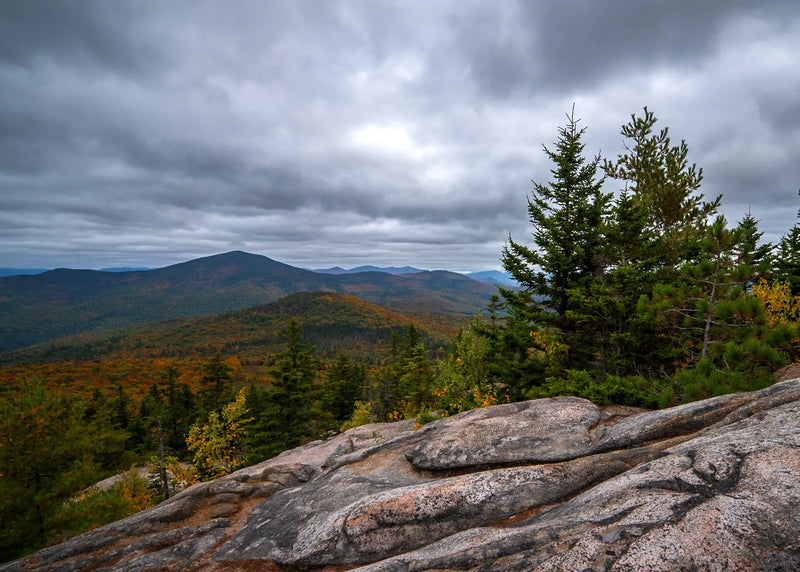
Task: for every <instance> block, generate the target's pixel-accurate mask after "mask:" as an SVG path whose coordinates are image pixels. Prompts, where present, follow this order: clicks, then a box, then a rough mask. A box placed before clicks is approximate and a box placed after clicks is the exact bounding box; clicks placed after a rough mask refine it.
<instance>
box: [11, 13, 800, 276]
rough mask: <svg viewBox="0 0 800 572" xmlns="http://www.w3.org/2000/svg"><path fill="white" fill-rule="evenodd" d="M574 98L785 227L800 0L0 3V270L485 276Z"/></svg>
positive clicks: (794, 165)
mask: <svg viewBox="0 0 800 572" xmlns="http://www.w3.org/2000/svg"><path fill="white" fill-rule="evenodd" d="M573 103H574V104H575V106H576V107H575V109H576V115H577V116H579V117H580V118H581V123H580V125H582V126H585V127H586V128H587V129H588V131H587V133H586V137H585V142H586V144H587V148H586V151H587V154H588V155H593V154H595V153H597V152H601V153H602V155H603V156H604V157H607V158H612V159H613V158H614V157H616V156H617V155H618V154H619V153H621V152H623V143H624V139H623V137H622V135H621V134H620V127H621V125H622V124H623V123H626V122H627V121H628V120H629V119H630V116H631V114H633V113H637V114H639V113H641V111H642V108H643V107H644V106H648V108H649V109H650V110H652V111H654V112H655V113H656V116H657V117H658V118H659V124H658V125H659V126H661V127H669V128H670V135H671V137H672V139H673V142H675V143H677V142H679V141H680V140H681V139H684V140H686V142H687V144H688V146H689V151H690V153H689V159H690V161H691V162H694V163H697V165H698V166H700V167H702V168H703V170H704V174H705V179H704V182H703V189H702V190H703V192H704V193H705V194H706V196H707V197H713V196H716V195H717V194H720V193H722V194H723V195H724V197H723V213H724V214H726V216H728V218H729V219H730V220H733V221H735V220H738V219H739V218H741V216H742V215H743V214H745V213H746V212H747V210H748V209H750V210H751V211H752V213H753V215H754V216H755V217H756V218H757V219H759V220H760V221H761V229H762V230H764V231H765V233H766V236H765V238H767V239H770V240H772V241H775V240H777V239H778V238H779V237H780V236H781V235H782V234H784V233H785V232H786V230H787V229H788V228H790V227H791V226H792V225H793V224H794V223H795V222H796V220H797V219H796V214H797V210H798V207H800V200H798V195H797V191H798V187H800V3H798V2H797V0H787V1H785V2H782V1H771V2H770V1H766V2H752V1H750V0H742V1H735V0H715V1H709V0H703V1H700V0H697V1H689V0H649V1H642V0H614V1H612V0H607V1H604V2H603V1H598V0H581V1H569V0H535V1H534V0H530V1H520V2H513V1H510V0H503V1H494V0H487V1H480V2H473V1H468V0H452V1H450V0H446V1H436V0H420V1H403V2H393V1H386V0H380V1H378V0H365V1H363V2H355V1H354V2H350V1H335V0H319V1H308V0H287V1H285V2H277V1H265V0H252V1H248V0H241V1H231V0H225V1H224V2H223V1H216V2H202V1H196V0H191V1H189V0H187V1H166V0H163V1H162V0H150V1H133V0H128V1H125V0H118V1H113V2H110V1H105V0H99V1H88V0H76V1H64V0H59V1H51V0H48V1H33V0H18V1H17V0H2V1H0V266H4V267H8V266H11V267H44V268H51V267H61V266H67V267H80V268H100V267H109V266H149V267H154V266H163V265H167V264H172V263H175V262H180V261H183V260H188V259H191V258H197V257H200V256H206V255H211V254H217V253H220V252H226V251H229V250H245V251H248V252H253V253H258V254H263V255H266V256H269V257H270V258H274V259H276V260H280V261H282V262H286V263H289V264H293V265H296V266H303V267H325V266H333V265H341V266H345V267H352V266H358V265H362V264H380V265H404V264H410V265H413V266H417V267H420V268H429V269H436V268H446V269H450V270H482V269H490V268H499V266H500V263H499V257H500V251H501V249H502V245H503V244H504V242H505V240H506V238H507V236H508V234H509V233H511V234H512V235H513V237H514V238H515V240H519V241H521V242H527V241H528V238H529V232H530V225H529V222H528V219H527V213H526V198H527V196H528V195H529V194H530V191H531V188H532V184H531V180H532V179H533V180H536V181H537V182H542V183H546V182H548V181H549V180H550V173H549V169H550V167H551V164H550V163H549V162H548V161H547V159H546V157H545V156H544V153H543V152H542V144H547V145H548V146H549V145H551V144H552V142H553V141H554V140H555V137H556V135H557V128H558V127H559V126H560V125H563V124H564V121H565V113H566V112H568V111H569V110H570V108H571V107H572V104H573ZM605 189H606V190H607V191H612V190H617V189H619V184H618V182H617V181H607V183H606V187H605Z"/></svg>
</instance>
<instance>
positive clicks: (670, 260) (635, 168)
mask: <svg viewBox="0 0 800 572" xmlns="http://www.w3.org/2000/svg"><path fill="white" fill-rule="evenodd" d="M657 121H658V120H657V119H656V116H655V114H654V113H653V112H652V111H649V110H648V109H647V107H645V108H644V116H642V117H637V116H636V114H633V115H631V120H630V122H628V123H627V124H625V125H623V126H622V135H623V136H625V137H626V138H627V139H628V140H629V143H626V148H627V149H628V151H629V152H628V153H624V154H622V155H620V156H619V157H618V158H617V160H616V161H614V162H612V161H608V160H606V161H604V162H603V170H604V171H605V174H606V176H608V177H611V178H613V179H617V180H620V181H624V183H625V189H624V190H626V191H628V192H630V193H631V194H632V195H633V197H634V198H635V202H636V205H637V208H639V209H641V210H642V213H643V216H644V217H645V221H646V224H647V226H646V230H647V231H649V232H648V236H649V238H652V239H653V241H652V242H651V243H650V244H649V247H648V249H647V250H645V251H643V252H640V253H639V258H640V261H646V260H650V261H656V262H657V263H658V266H660V270H661V272H660V274H662V275H663V274H664V273H666V274H669V273H670V272H674V271H675V269H677V268H678V267H680V266H681V265H682V263H683V262H684V255H685V252H686V250H687V248H691V244H692V241H693V240H695V239H696V238H697V235H698V233H699V232H702V229H703V228H704V227H705V225H706V222H707V220H708V219H709V217H711V216H712V215H713V214H714V213H715V212H716V210H717V208H718V207H719V203H720V200H721V196H718V197H717V198H716V199H714V200H713V201H711V202H706V201H704V200H703V199H704V196H703V194H702V193H699V192H698V190H699V189H700V183H701V182H702V180H703V169H701V168H698V167H697V165H695V164H694V163H692V164H690V163H689V160H688V154H689V148H688V146H687V145H686V142H685V141H683V140H682V141H681V142H680V144H678V145H673V144H672V141H671V139H670V137H669V128H667V127H664V128H663V129H661V130H660V131H659V132H658V133H656V132H654V127H655V125H656V123H657Z"/></svg>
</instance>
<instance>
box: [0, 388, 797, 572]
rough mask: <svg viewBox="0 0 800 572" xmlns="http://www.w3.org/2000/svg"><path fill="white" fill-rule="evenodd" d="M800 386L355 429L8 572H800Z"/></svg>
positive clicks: (524, 406)
mask: <svg viewBox="0 0 800 572" xmlns="http://www.w3.org/2000/svg"><path fill="white" fill-rule="evenodd" d="M799 477H800V379H795V380H789V381H784V382H781V383H778V384H776V385H774V386H772V387H770V388H767V389H765V390H762V391H759V392H753V393H739V394H734V395H727V396H723V397H718V398H714V399H709V400H706V401H701V402H697V403H691V404H687V405H683V406H680V407H675V408H672V409H667V410H662V411H641V410H634V409H632V408H619V407H609V408H598V407H596V406H595V405H593V404H591V403H590V402H588V401H585V400H582V399H578V398H572V397H564V398H554V399H546V400H537V401H529V402H524V403H515V404H508V405H500V406H495V407H490V408H485V409H480V410H475V411H469V412H466V413H463V414H460V415H456V416H454V417H451V418H448V419H443V420H440V421H436V422H433V423H430V424H428V425H425V426H423V427H420V428H418V429H417V430H414V421H413V420H410V421H403V422H399V423H392V424H377V425H368V426H364V427H358V428H356V429H352V430H350V431H348V432H346V433H343V434H341V435H337V436H336V437H333V438H331V439H329V440H327V441H322V442H314V443H310V444H308V445H305V446H303V447H300V448H298V449H293V450H291V451H287V452H285V453H283V454H281V455H279V456H278V457H275V458H273V459H270V460H268V461H265V462H263V463H260V464H258V465H254V466H252V467H248V468H246V469H242V470H240V471H238V472H236V473H234V474H232V475H229V476H227V477H224V478H222V479H218V480H216V481H211V482H208V483H201V484H198V485H195V486H193V487H190V488H189V489H186V490H185V491H183V492H182V493H180V494H179V495H177V496H176V497H174V498H172V499H170V500H169V501H166V502H164V503H162V504H161V505H159V506H157V507H154V508H152V509H149V510H147V511H144V512H141V513H139V514H136V515H133V516H131V517H128V518H126V519H124V520H121V521H119V522H116V523H113V524H110V525H108V526H105V527H102V528H98V529H96V530H93V531H90V532H87V533H85V534H83V535H81V536H78V537H76V538H73V539H71V540H69V541H67V542H64V543H62V544H59V545H56V546H52V547H50V548H47V549H45V550H42V551H40V552H38V553H36V554H34V555H31V556H29V557H27V558H25V559H24V560H20V561H17V562H12V563H9V564H5V565H0V570H2V571H11V570H14V571H16V570H64V571H67V570H70V571H72V570H74V571H83V570H87V571H88V570H123V571H126V570H127V571H137V570H159V569H160V570H166V569H170V570H171V569H182V570H185V571H187V572H188V571H194V570H225V571H235V570H296V569H304V570H313V569H326V568H327V569H329V570H349V569H359V570H368V571H375V572H377V571H387V572H388V571H412V570H431V569H437V570H615V571H616V570H619V571H622V570H675V571H677V570H720V571H722V570H800V535H798V532H797V531H798V530H800V478H799Z"/></svg>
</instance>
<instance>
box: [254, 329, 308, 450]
mask: <svg viewBox="0 0 800 572" xmlns="http://www.w3.org/2000/svg"><path fill="white" fill-rule="evenodd" d="M282 336H283V338H284V339H285V340H286V345H285V346H284V349H283V350H282V351H281V352H280V353H278V354H277V355H276V361H275V364H274V366H273V367H271V368H270V370H269V374H270V376H271V377H272V386H271V387H269V388H268V389H266V390H261V389H259V388H253V389H251V391H250V393H249V394H248V396H247V409H248V410H249V411H250V414H251V415H252V416H253V417H254V421H253V423H252V425H251V426H250V429H249V432H248V437H247V443H246V446H247V448H248V449H249V451H250V453H249V455H248V462H257V461H261V460H264V459H267V458H269V457H273V456H275V455H277V454H278V453H280V452H282V451H285V450H286V449H291V448H292V447H296V446H298V445H300V444H301V443H302V441H303V438H304V437H305V436H306V427H307V423H308V420H309V418H308V417H309V410H310V405H311V403H310V396H311V393H312V391H313V389H314V378H315V377H316V375H317V371H318V369H319V364H318V361H317V358H316V356H315V353H314V352H315V350H314V347H313V346H309V345H307V344H305V343H303V341H302V336H303V328H302V326H301V325H300V322H299V321H298V320H297V319H296V318H291V319H290V320H289V321H288V322H287V324H286V329H285V330H284V331H283V332H282Z"/></svg>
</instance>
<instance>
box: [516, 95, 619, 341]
mask: <svg viewBox="0 0 800 572" xmlns="http://www.w3.org/2000/svg"><path fill="white" fill-rule="evenodd" d="M578 121H579V120H578V119H576V118H575V110H574V107H573V110H572V112H571V113H570V114H569V115H567V123H566V125H565V126H563V127H560V128H559V130H558V138H557V140H556V142H555V147H554V148H553V149H552V150H551V149H548V148H547V147H546V146H545V147H544V152H545V154H546V155H547V156H548V157H549V158H550V160H551V161H552V162H553V163H554V167H553V168H552V169H551V173H552V175H553V179H552V181H551V182H550V183H548V184H541V183H536V182H534V190H533V193H532V195H531V197H530V198H529V200H528V214H529V217H530V222H531V224H532V226H533V232H532V234H533V239H534V242H535V246H533V247H529V246H526V245H524V244H521V243H518V242H516V241H514V240H513V239H512V238H511V237H510V236H509V239H508V243H507V244H506V246H505V247H504V249H503V257H502V261H503V267H504V268H505V269H506V270H507V271H508V272H509V273H511V275H512V276H513V277H514V279H515V280H516V281H517V282H518V283H519V284H521V285H522V286H523V288H524V292H523V293H522V294H519V293H515V292H512V291H509V290H501V294H502V296H503V298H504V299H505V301H506V305H507V308H508V310H509V311H510V312H512V313H517V314H519V313H521V312H527V313H528V317H529V318H530V319H531V320H532V321H533V322H534V323H537V324H542V325H552V326H555V327H557V328H558V329H560V330H561V331H562V332H564V333H565V334H567V335H569V334H570V333H573V332H574V331H575V323H574V322H573V321H572V320H571V319H570V315H569V312H570V310H571V303H570V294H569V291H570V289H573V288H575V287H580V286H582V285H584V284H585V283H586V281H587V280H588V279H589V278H591V277H592V276H595V275H596V274H597V273H598V272H600V271H601V269H602V268H601V265H602V261H601V257H600V253H601V249H602V237H601V235H600V232H599V228H600V226H601V223H602V220H603V217H604V214H605V212H606V210H607V208H608V205H609V202H610V200H611V195H608V194H604V193H603V192H602V191H601V186H602V180H598V178H597V170H598V166H599V164H600V157H599V155H598V156H596V157H594V158H593V159H591V160H588V161H587V160H586V158H585V157H584V147H585V145H584V143H583V141H582V137H583V135H584V133H585V131H586V129H585V128H582V129H579V128H578ZM529 297H530V298H529ZM528 299H531V300H532V303H527V300H528ZM567 343H569V340H567Z"/></svg>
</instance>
